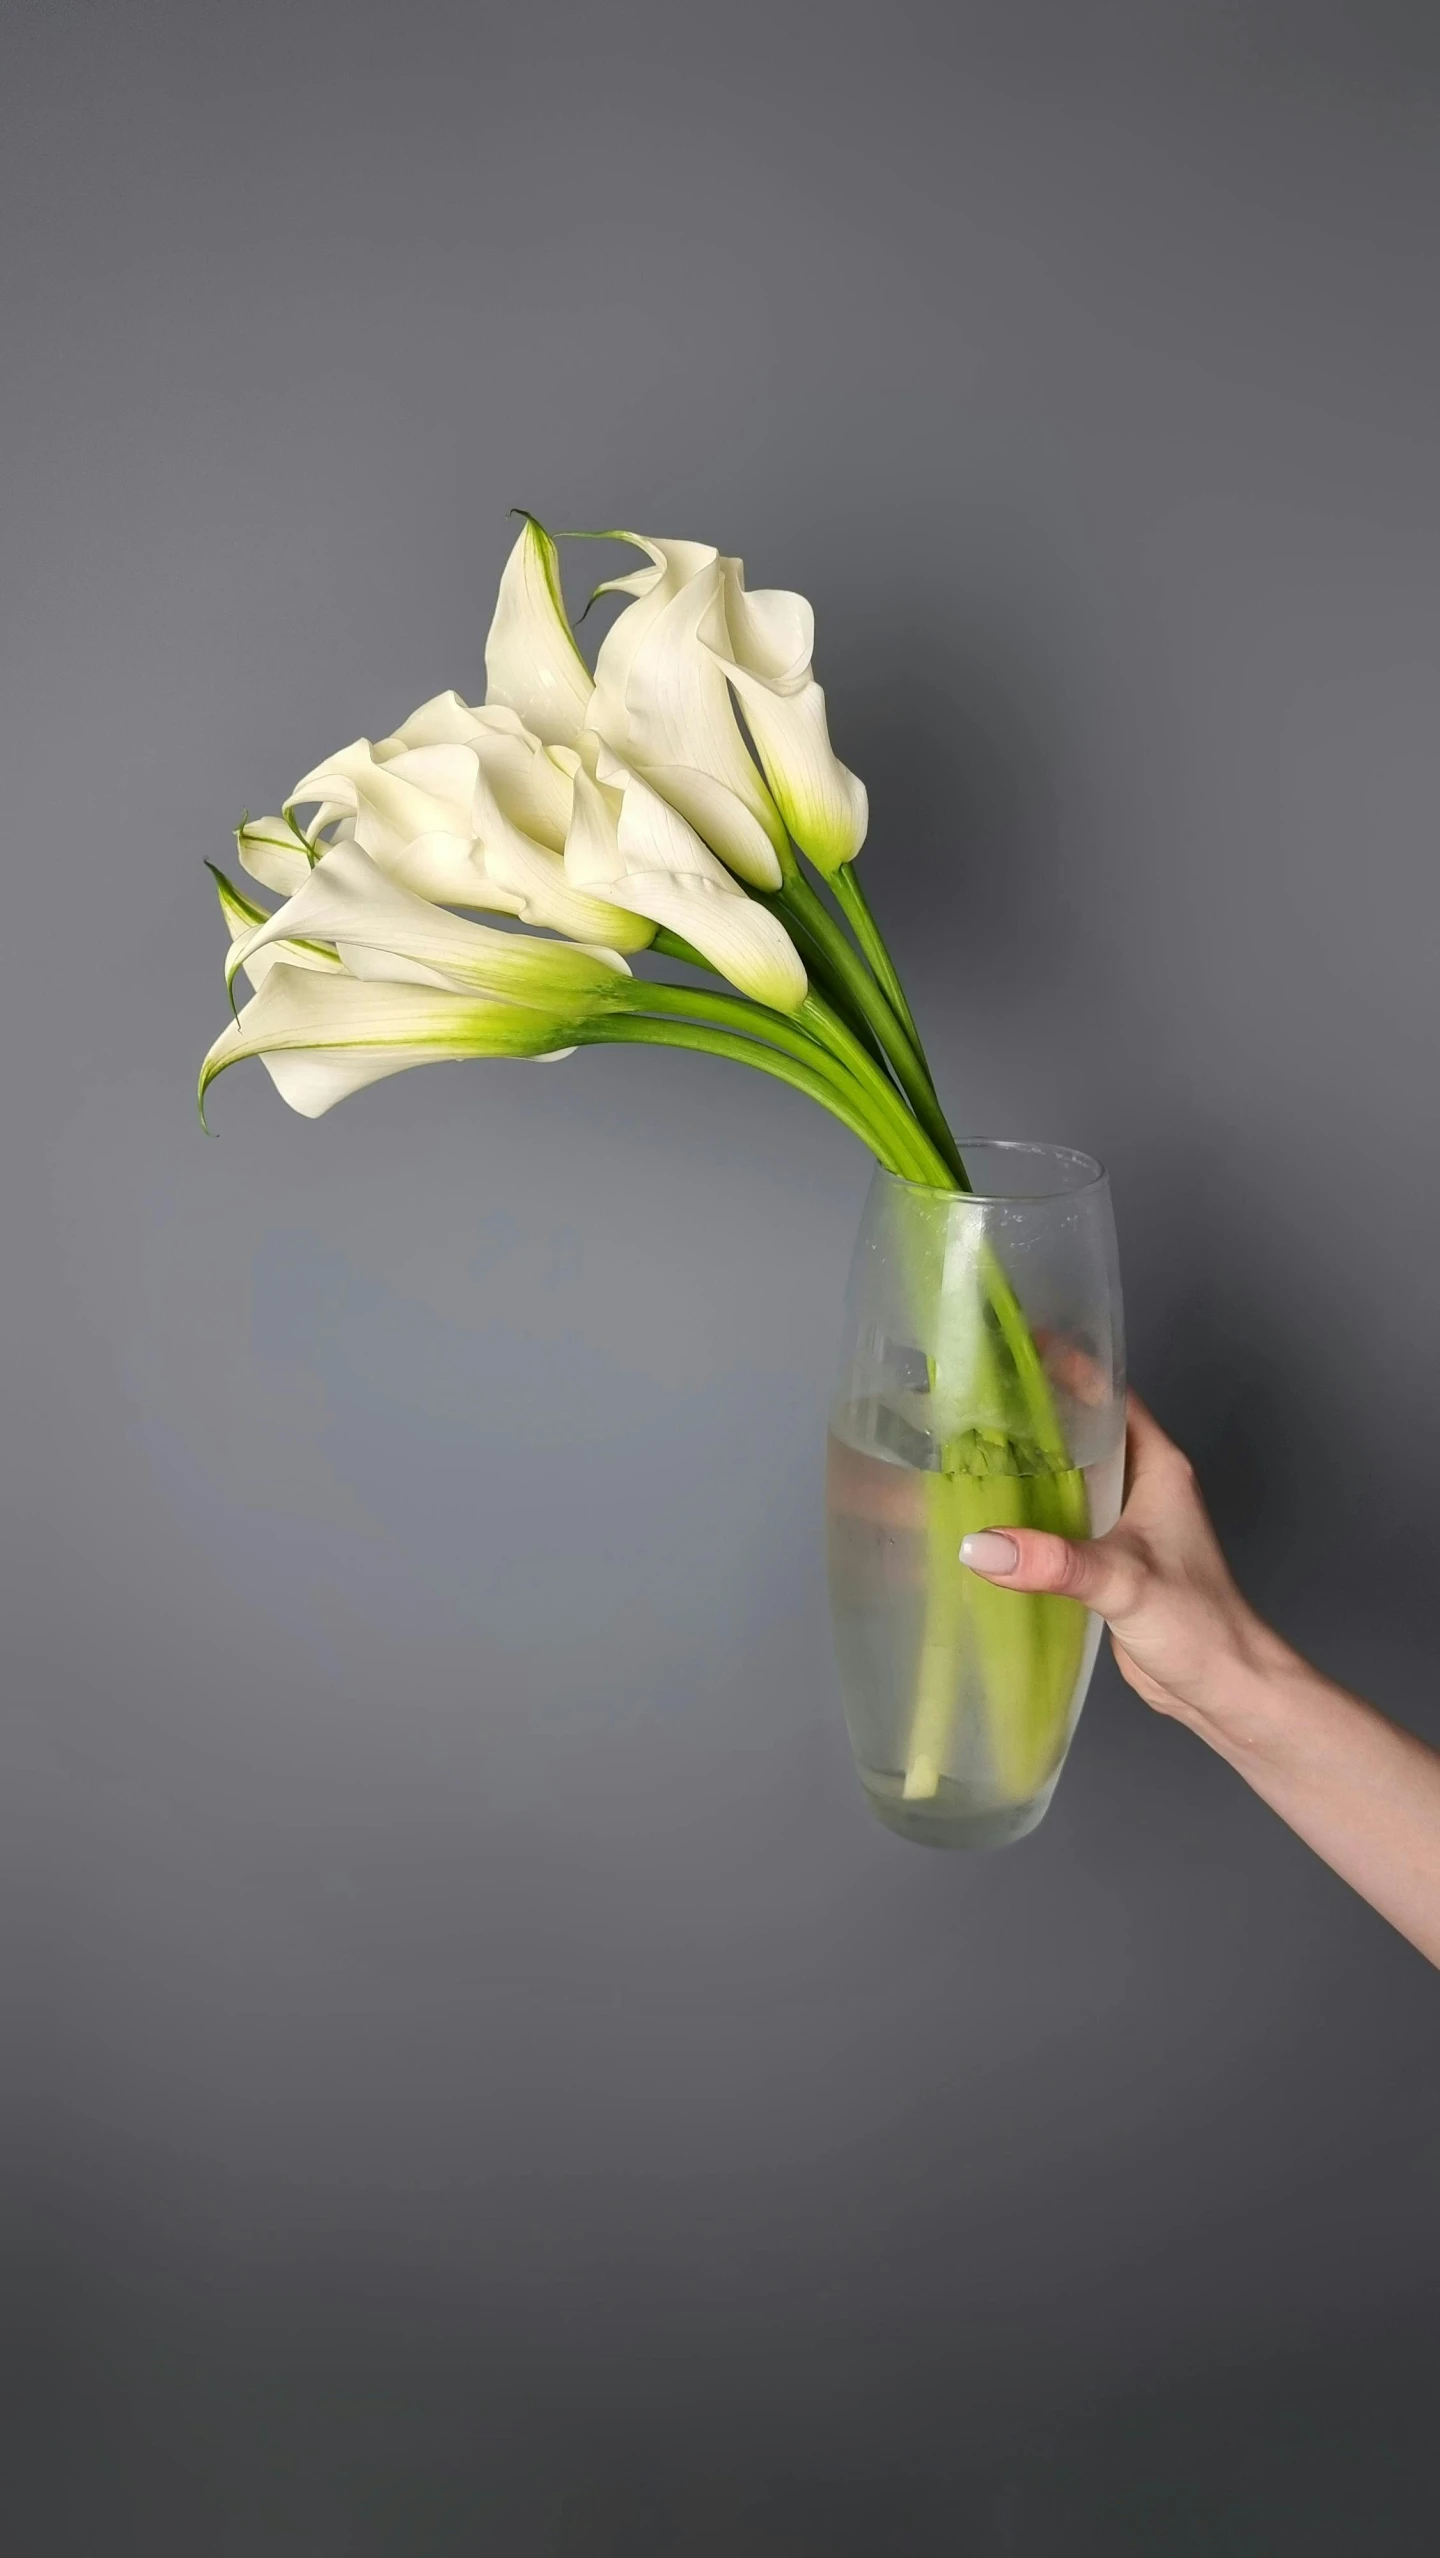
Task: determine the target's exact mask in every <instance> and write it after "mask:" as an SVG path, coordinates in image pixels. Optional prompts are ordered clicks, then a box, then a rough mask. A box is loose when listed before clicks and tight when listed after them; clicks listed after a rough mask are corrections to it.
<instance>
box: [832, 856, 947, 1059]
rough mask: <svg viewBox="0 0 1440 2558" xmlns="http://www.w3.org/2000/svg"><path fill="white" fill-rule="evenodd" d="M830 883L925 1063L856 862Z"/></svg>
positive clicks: (842, 868)
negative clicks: (857, 873) (856, 872)
mask: <svg viewBox="0 0 1440 2558" xmlns="http://www.w3.org/2000/svg"><path fill="white" fill-rule="evenodd" d="M830 885H831V888H832V889H833V890H834V892H835V901H836V904H837V905H838V906H839V907H840V908H841V909H842V911H843V913H844V915H845V918H846V921H847V922H848V924H849V926H850V930H851V931H852V933H853V934H854V936H855V939H856V940H857V942H858V943H859V944H860V948H861V950H862V951H863V952H864V954H865V957H866V958H867V959H868V960H869V962H870V965H871V967H872V969H873V970H874V972H875V976H876V980H877V982H878V984H879V986H880V990H881V993H882V994H884V995H885V996H887V997H888V999H889V1001H890V1003H891V1005H892V1006H893V1007H894V1010H895V1011H896V1012H897V1013H898V1015H899V1017H900V1019H901V1021H902V1022H903V1023H904V1025H905V1028H906V1029H907V1030H908V1032H909V1033H910V1037H911V1039H912V1040H913V1042H914V1045H915V1054H916V1056H917V1057H918V1058H919V1059H920V1060H921V1062H922V1064H923V1063H925V1050H924V1047H923V1045H922V1043H921V1038H920V1033H919V1031H918V1030H917V1029H916V1027H915V1016H914V1014H913V1013H912V1011H911V1010H910V1003H909V998H908V996H907V995H906V992H905V989H904V987H903V986H902V985H901V983H900V971H899V969H898V968H897V967H896V965H895V962H894V960H893V959H892V958H891V956H890V953H889V951H888V950H887V949H886V947H885V937H884V935H883V933H882V932H881V930H880V927H879V925H878V924H877V923H876V921H875V918H874V916H873V915H872V914H871V912H870V906H869V901H868V899H867V897H866V895H865V891H864V889H863V888H862V887H861V885H860V882H859V880H858V879H857V878H856V876H855V865H854V863H853V862H842V863H841V865H840V867H839V869H838V870H837V871H835V872H834V873H833V875H832V877H831V881H830ZM926 1072H927V1074H928V1072H929V1067H928V1065H927V1066H926Z"/></svg>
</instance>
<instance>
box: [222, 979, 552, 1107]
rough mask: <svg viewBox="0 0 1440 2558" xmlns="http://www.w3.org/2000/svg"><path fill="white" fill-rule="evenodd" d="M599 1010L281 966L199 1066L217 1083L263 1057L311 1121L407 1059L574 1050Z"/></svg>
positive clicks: (415, 1062)
mask: <svg viewBox="0 0 1440 2558" xmlns="http://www.w3.org/2000/svg"><path fill="white" fill-rule="evenodd" d="M591 1009H592V1008H591V1007H588V1006H586V1005H585V1004H584V1003H583V1002H582V1003H577V1004H574V1005H572V1006H571V1007H570V1008H569V1009H568V1011H565V1012H561V1011H559V1010H557V1011H555V1012H546V1011H543V1010H542V1009H541V1008H540V1007H539V1006H538V1005H533V1004H511V1003H501V1002H497V1001H496V1000H495V999H494V997H492V996H488V995H472V994H464V993H461V992H460V991H458V990H457V989H455V988H453V987H448V986H447V987H429V986H416V985H409V984H405V983H395V982H377V981H375V980H373V979H362V978H356V977H350V976H338V977H330V976H323V977H322V976H316V975H312V974H311V973H309V972H308V971H306V970H304V969H299V968H292V967H288V966H285V965H283V964H282V965H280V966H278V967H275V968H272V969H271V971H270V973H269V975H268V976H267V977H266V979H265V982H264V984H263V986H261V988H260V989H259V992H258V993H257V994H254V995H252V996H251V998H250V1001H249V1003H248V1004H246V1005H245V1007H244V1009H243V1010H242V1012H241V1014H240V1017H239V1019H238V1020H237V1021H234V1022H232V1023H231V1024H230V1027H229V1029H228V1030H224V1031H222V1032H221V1034H220V1037H219V1038H218V1039H217V1040H216V1042H215V1044H214V1046H213V1048H212V1049H211V1050H210V1052H209V1054H208V1056H207V1057H206V1059H205V1063H204V1065H203V1066H202V1068H201V1070H200V1104H201V1110H202V1113H203V1109H204V1102H205V1095H206V1092H207V1091H208V1089H209V1087H210V1085H211V1084H212V1083H213V1082H214V1080H215V1078H216V1076H217V1075H219V1074H223V1073H224V1071H225V1069H226V1067H227V1066H234V1065H237V1064H238V1063H239V1062H240V1060H241V1059H242V1058H244V1057H259V1058H261V1059H262V1060H263V1062H264V1064H265V1066H266V1068H267V1069H268V1071H269V1074H270V1076H271V1078H272V1080H273V1082H274V1083H275V1086H276V1088H277V1090H278V1091H279V1093H280V1095H281V1097H282V1099H283V1100H285V1101H288V1102H289V1104H290V1107H291V1109H292V1110H298V1111H299V1112H300V1113H301V1115H302V1117H304V1118H306V1119H318V1118H319V1117H320V1115H321V1113H322V1112H323V1111H326V1110H329V1109H331V1108H332V1107H333V1106H334V1104H335V1103H336V1102H337V1101H343V1100H344V1099H345V1097H346V1095H347V1094H348V1093H352V1092H359V1091H360V1090H361V1089H362V1087H363V1086H364V1085H366V1084H372V1083H378V1082H379V1081H380V1080H381V1078H382V1077H383V1076H386V1075H396V1074H399V1073H401V1072H402V1070H403V1069H404V1068H405V1067H407V1066H428V1065H439V1064H442V1063H444V1062H446V1061H447V1060H449V1059H451V1058H458V1057H556V1056H561V1055H568V1054H569V1053H570V1049H571V1047H572V1045H573V1039H574V1033H575V1031H576V1030H577V1029H578V1028H580V1027H582V1026H583V1023H584V1021H585V1019H586V1017H587V1014H588V1012H589V1011H590V1010H591Z"/></svg>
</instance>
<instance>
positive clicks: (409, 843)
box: [293, 738, 518, 915]
mask: <svg viewBox="0 0 1440 2558" xmlns="http://www.w3.org/2000/svg"><path fill="white" fill-rule="evenodd" d="M478 780H479V763H478V759H477V756H476V753H475V749H474V747H473V746H470V745H463V744H456V743H453V742H452V743H447V744H436V745H431V746H418V747H405V748H403V749H402V750H401V751H400V752H399V753H397V754H395V755H393V756H392V757H391V759H390V761H389V762H388V763H385V764H381V763H378V762H377V761H376V757H375V751H374V749H373V748H372V747H371V745H370V743H369V740H368V739H366V738H358V739H357V740H356V742H355V743H354V745H353V746H347V747H345V748H343V749H342V751H341V753H340V754H338V755H335V756H332V757H331V758H330V760H329V762H328V763H325V764H317V765H316V767H315V770H314V771H313V772H311V773H307V774H306V776H305V778H304V780H303V781H302V782H300V783H298V784H297V786H296V789H295V792H294V794H293V797H294V800H295V802H296V803H297V804H299V805H302V806H303V805H305V804H307V803H308V802H309V801H311V800H319V801H320V802H322V803H324V804H325V805H327V806H328V805H334V806H336V807H338V808H340V809H343V810H346V811H348V812H349V815H348V819H342V821H341V822H342V824H346V823H348V824H349V826H350V827H351V830H352V831H353V834H354V838H355V841H356V842H357V843H358V844H359V845H360V846H361V848H362V850H363V851H365V852H367V853H368V854H369V855H370V858H371V860H372V861H375V862H378V863H379V865H380V868H381V869H382V870H384V871H387V872H388V873H389V875H390V877H391V878H392V879H397V880H399V881H401V882H402V883H403V885H404V886H405V887H407V888H411V889H413V890H414V891H415V893H416V895H417V896H420V897H429V898H432V899H434V900H435V901H436V902H438V903H442V904H444V905H447V906H475V907H479V908H480V909H481V910H482V912H483V911H486V910H488V911H490V912H492V913H498V914H502V915H513V914H515V913H517V912H518V909H517V907H516V904H515V900H514V899H513V897H509V896H507V895H506V894H505V892H504V891H503V890H502V889H499V888H497V887H495V886H494V884H493V883H492V882H491V881H489V880H488V879H487V878H486V875H485V870H484V865H483V863H482V862H481V861H480V860H479V859H478V858H477V857H476V850H475V803H476V796H477V786H478Z"/></svg>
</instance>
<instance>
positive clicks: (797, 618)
mask: <svg viewBox="0 0 1440 2558" xmlns="http://www.w3.org/2000/svg"><path fill="white" fill-rule="evenodd" d="M722 565H723V570H724V610H723V614H721V613H716V614H712V616H711V618H710V620H709V622H708V623H707V624H706V626H705V628H704V629H703V630H702V632H701V634H700V636H701V641H702V644H703V645H704V646H705V647H706V648H707V649H708V650H709V651H710V652H711V654H712V655H713V656H714V659H715V662H716V664H717V666H718V667H720V668H721V669H722V670H723V672H724V673H725V674H726V675H727V676H728V678H729V680H730V682H731V684H732V685H733V686H734V688H735V692H736V694H737V696H738V698H739V702H740V707H741V709H742V710H743V711H744V713H745V719H746V724H747V726H748V727H749V730H750V734H751V736H752V737H753V738H754V740H755V745H756V749H757V752H758V754H759V757H760V761H761V763H762V764H763V765H764V767H765V778H766V780H767V781H768V783H769V785H770V788H771V790H772V792H773V793H774V795H775V801H776V805H777V806H778V808H779V810H780V814H781V816H782V817H783V818H784V820H785V823H786V825H787V826H788V827H789V829H790V832H791V834H792V835H793V836H794V838H795V841H796V843H797V844H798V845H799V847H800V850H801V851H802V853H808V855H809V857H810V859H811V861H812V862H813V863H814V864H815V867H816V869H817V870H821V871H825V872H827V873H832V874H833V873H834V872H835V871H837V870H839V869H840V868H841V866H842V864H844V863H845V862H849V861H853V860H854V858H855V855H856V854H857V853H858V852H859V850H860V847H861V845H862V844H863V843H864V841H865V830H866V827H867V825H868V823H869V813H870V803H869V798H868V795H867V793H866V789H865V785H864V783H863V782H862V781H861V780H860V779H859V778H858V776H857V775H856V774H854V773H852V772H851V771H850V769H849V767H848V766H847V765H845V764H842V763H841V761H840V759H839V757H838V755H837V754H836V753H835V750H834V748H833V747H832V745H831V743H830V731H829V726H828V724H827V721H826V716H825V695H824V693H823V692H822V691H821V688H820V686H819V685H818V684H817V683H816V681H815V677H814V673H813V671H812V666H811V660H812V658H813V657H814V653H815V615H814V611H813V610H812V608H811V606H810V605H809V604H808V603H807V601H806V599H805V597H804V596H803V595H792V594H789V593H787V592H786V591H785V590H784V589H783V588H779V587H764V588H760V589H758V590H757V591H756V593H755V594H753V595H747V593H746V591H745V572H744V567H743V565H742V563H741V562H740V561H739V560H726V561H724V562H723V563H722ZM726 635H728V639H729V647H728V650H727V648H726V647H725V645H724V639H725V636H726Z"/></svg>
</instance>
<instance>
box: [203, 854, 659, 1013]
mask: <svg viewBox="0 0 1440 2558" xmlns="http://www.w3.org/2000/svg"><path fill="white" fill-rule="evenodd" d="M253 911H254V910H252V912H253ZM297 937H298V938H303V939H304V940H306V941H307V942H311V943H317V942H318V943H322V944H330V945H332V946H333V948H334V949H335V951H336V952H337V954H338V957H337V960H336V962H335V964H336V965H341V964H343V965H344V966H345V967H346V968H347V969H348V970H349V971H350V973H351V974H352V975H353V976H357V977H366V978H370V979H375V978H386V979H388V980H390V981H391V982H395V981H397V980H399V981H404V980H409V981H410V982H412V983H415V984H419V985H432V986H451V987H458V988H463V989H465V990H466V991H468V992H470V993H474V994H485V995H494V996H499V997H503V998H505V999H506V1000H508V1001H511V1002H515V1003H528V1004H535V1005H539V1006H540V1007H541V1008H542V1009H547V1010H551V1011H553V1010H555V1009H556V1008H557V1007H558V1008H561V1009H564V1008H565V1007H566V1006H573V1005H574V1004H575V1003H577V1002H584V1003H587V1004H596V1005H601V1004H604V1003H605V1002H606V1001H608V1000H612V999H614V998H615V997H616V996H617V994H618V993H619V991H620V989H621V988H622V987H626V986H628V985H629V983H630V971H629V969H628V968H627V966H626V964H625V961H624V960H623V959H622V958H621V957H620V955H619V953H618V952H617V951H613V950H605V949H601V948H596V947H594V946H593V945H582V944H580V943H577V942H569V941H549V940H541V939H540V938H539V937H538V936H537V935H535V934H531V933H520V932H500V931H497V930H496V928H495V927H494V926H493V925H486V924H472V923H469V922H467V921H466V920H465V918H464V917H462V916H460V915H452V914H451V913H449V911H448V910H447V909H446V908H445V907H443V906H432V905H431V904H430V903H429V902H428V900H427V899H425V898H423V897H416V896H415V895H414V894H413V892H412V891H411V890H410V889H408V888H402V887H401V886H400V885H399V884H398V882H397V881H395V880H393V879H390V878H387V876H386V874H385V873H384V872H383V871H382V870H381V869H380V868H379V867H378V866H377V864H376V863H374V862H372V861H371V859H370V856H369V854H368V853H365V852H363V851H362V850H361V848H360V846H359V845H358V844H357V843H353V842H348V841H347V842H341V843H338V844H335V845H333V846H332V847H331V849H330V850H329V851H328V852H326V853H324V854H322V856H321V858H320V860H319V861H318V862H317V863H316V865H315V868H314V870H313V871H311V873H310V875H309V877H308V878H307V880H306V882H305V885H304V887H303V888H301V889H299V890H298V891H297V892H296V894H295V896H294V897H292V898H291V899H290V901H289V904H288V905H285V906H282V907H281V908H280V911H279V913H278V914H275V915H270V916H262V917H259V918H258V920H257V921H256V923H255V924H253V925H252V927H251V928H250V930H249V931H248V933H246V934H245V935H244V936H243V937H242V938H241V939H239V940H238V941H237V942H236V945H235V948H234V950H233V952H232V955H231V973H232V974H233V972H234V970H235V969H236V968H244V969H245V970H246V971H247V972H253V970H254V968H255V967H256V966H257V964H258V965H263V964H264V963H265V962H266V961H268V960H269V959H270V958H271V954H272V952H273V951H275V950H277V949H282V948H283V949H284V950H285V951H286V952H288V950H289V948H290V947H291V946H292V944H293V943H294V941H295V940H296V939H297ZM256 982H257V983H258V980H257V981H256Z"/></svg>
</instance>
